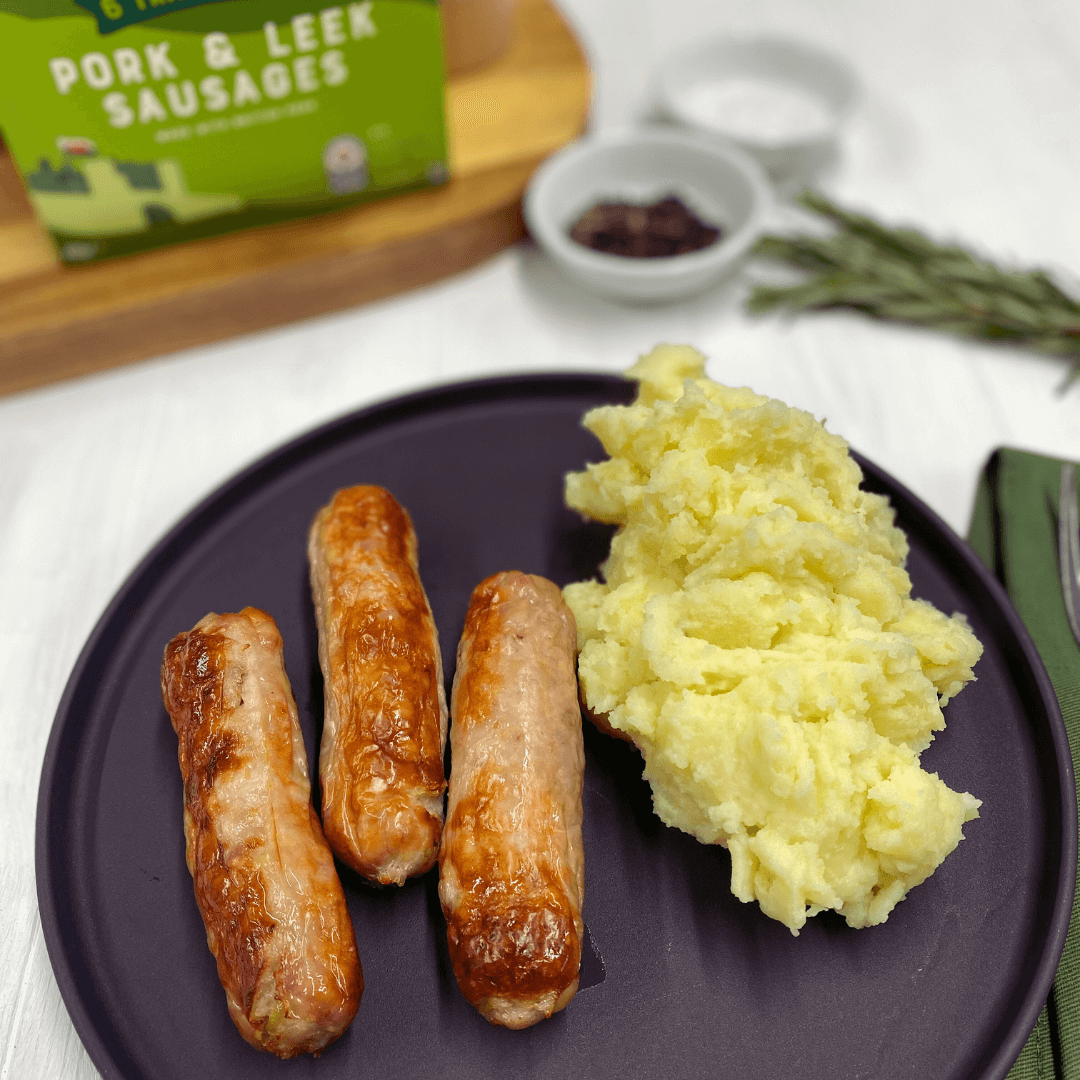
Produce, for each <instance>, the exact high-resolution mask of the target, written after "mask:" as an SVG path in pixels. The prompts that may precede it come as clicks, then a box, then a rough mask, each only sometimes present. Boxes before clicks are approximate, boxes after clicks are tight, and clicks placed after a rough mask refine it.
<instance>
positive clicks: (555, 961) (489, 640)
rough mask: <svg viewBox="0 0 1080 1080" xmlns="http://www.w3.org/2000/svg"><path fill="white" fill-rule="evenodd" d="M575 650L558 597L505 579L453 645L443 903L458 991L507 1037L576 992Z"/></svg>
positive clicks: (544, 586)
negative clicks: (508, 1030)
mask: <svg viewBox="0 0 1080 1080" xmlns="http://www.w3.org/2000/svg"><path fill="white" fill-rule="evenodd" d="M576 645H577V634H576V629H575V625H574V616H573V615H572V614H571V612H570V609H569V608H568V607H567V606H566V604H565V603H564V602H563V599H562V595H561V594H560V592H559V589H558V588H557V586H555V585H553V584H552V583H551V582H550V581H547V580H546V579H545V578H541V577H535V576H533V575H529V574H522V573H518V572H516V571H511V572H508V573H503V574H496V575H494V576H493V577H490V578H488V579H487V580H486V581H484V582H482V583H481V584H480V585H478V586H477V588H476V590H475V591H474V592H473V595H472V602H471V604H470V606H469V611H468V615H467V616H466V619H465V629H464V632H463V634H462V637H461V643H460V645H459V646H458V659H457V672H456V674H455V676H454V689H453V694H452V698H451V711H452V715H453V722H452V725H451V729H450V752H451V773H450V799H449V806H448V810H447V822H446V830H445V832H444V834H443V842H442V850H441V852H440V855H439V898H440V900H441V901H442V908H443V913H444V914H445V915H446V922H447V941H448V943H449V947H450V958H451V960H452V962H453V966H454V974H455V975H456V976H457V980H458V985H459V986H460V987H461V991H462V993H463V994H464V995H465V997H466V998H468V1000H469V1001H471V1002H472V1004H473V1005H475V1006H476V1007H477V1009H479V1010H480V1012H481V1013H482V1014H483V1015H484V1016H485V1017H486V1018H487V1019H488V1020H490V1021H491V1022H492V1023H493V1024H502V1025H504V1026H506V1027H510V1028H522V1027H528V1026H529V1025H530V1024H535V1023H536V1022H537V1021H538V1020H543V1019H544V1018H545V1017H548V1016H550V1015H551V1014H552V1013H554V1012H557V1011H558V1010H559V1009H562V1008H563V1007H565V1005H566V1004H567V1003H568V1002H569V1001H570V999H571V998H572V997H573V996H574V994H575V993H576V992H577V988H578V974H579V969H580V964H581V947H582V940H583V934H584V924H583V922H582V919H581V909H582V903H583V901H584V892H585V861H584V854H583V849H582V841H581V793H582V782H583V777H584V769H585V754H584V749H583V745H582V735H581V713H580V711H579V709H578V697H577V677H576V674H575V659H576V652H577V650H576Z"/></svg>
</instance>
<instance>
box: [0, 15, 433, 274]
mask: <svg viewBox="0 0 1080 1080" xmlns="http://www.w3.org/2000/svg"><path fill="white" fill-rule="evenodd" d="M327 4H329V5H330V6H324V5H327ZM0 58H2V63H0V129H2V130H3V133H4V139H5V141H6V143H7V146H8V150H9V151H10V153H11V154H12V157H13V159H14V162H15V165H16V167H17V169H18V171H19V173H20V175H21V176H22V178H23V181H24V183H25V184H26V187H27V190H28V191H29V193H30V197H31V199H32V201H33V204H34V207H35V209H36V211H37V214H38V217H39V218H40V220H41V221H42V223H43V224H44V225H45V227H46V228H47V229H48V231H49V233H50V234H51V236H52V238H53V240H54V242H55V244H56V247H57V250H58V251H59V253H60V257H61V258H62V259H63V260H64V261H65V262H69V263H76V262H86V261H88V260H92V259H101V258H107V257H109V256H113V255H123V254H127V253H129V252H134V251H141V250H144V249H146V248H152V247H158V246H159V245H162V244H171V243H174V242H177V241H181V240H191V239H195V238H198V237H204V236H213V235H216V234H218V233H223V232H228V231H231V230H233V229H241V228H246V227H248V226H252V225H264V224H268V223H271V222H276V221H285V220H288V219H290V218H296V217H301V216H304V215H307V214H313V213H318V212H321V211H325V210H334V209H338V208H340V207H343V206H349V205H352V204H354V203H357V202H364V201H368V200H371V199H375V198H379V197H381V196H384V195H388V194H391V193H398V192H403V191H411V190H416V189H420V188H424V187H430V186H432V185H438V184H443V183H445V182H446V179H447V168H446V124H445V115H444V111H443V55H442V34H441V28H440V22H439V8H438V4H437V0H357V2H348V0H338V2H336V3H335V2H334V0H318V2H312V0H0Z"/></svg>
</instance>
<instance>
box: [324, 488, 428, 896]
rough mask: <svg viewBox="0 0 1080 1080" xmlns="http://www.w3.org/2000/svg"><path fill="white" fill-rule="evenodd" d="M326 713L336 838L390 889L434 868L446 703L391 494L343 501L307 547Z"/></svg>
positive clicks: (361, 492)
mask: <svg viewBox="0 0 1080 1080" xmlns="http://www.w3.org/2000/svg"><path fill="white" fill-rule="evenodd" d="M308 560H309V564H310V569H311V591H312V595H313V597H314V601H315V616H316V621H317V623H318V628H319V662H320V664H321V666H322V672H323V682H324V686H325V697H326V714H325V721H324V726H323V735H322V749H321V751H320V755H319V778H320V780H321V782H322V820H323V828H324V829H325V830H326V838H327V840H329V842H330V846H331V847H332V848H333V849H334V852H335V853H336V854H337V855H338V857H339V858H340V859H341V860H342V861H343V862H345V863H347V864H348V865H349V866H351V867H352V868H353V869H354V870H356V871H357V872H358V873H360V874H363V875H364V877H366V878H369V879H371V880H372V881H375V882H378V883H379V884H383V885H389V884H397V885H400V884H401V883H402V882H403V881H404V880H405V879H406V878H407V877H409V876H411V875H413V874H422V873H424V872H425V871H426V870H429V869H430V868H431V867H432V866H433V865H434V863H435V859H436V857H437V855H438V850H439V838H440V836H441V835H442V825H443V793H444V792H445V790H446V781H445V778H444V773H443V750H444V748H445V745H446V726H447V710H446V693H445V691H444V689H443V672H442V656H441V654H440V652H439V639H438V634H437V632H436V629H435V620H434V619H433V618H432V615H431V608H430V606H429V605H428V600H427V596H426V595H425V593H424V589H423V586H422V585H421V584H420V576H419V573H418V563H417V545H416V533H415V532H414V530H413V527H412V522H411V520H410V519H409V515H408V513H407V512H406V511H405V510H404V509H403V508H402V507H401V506H399V505H398V503H397V502H396V501H395V499H394V497H393V496H392V495H391V494H390V493H389V492H388V491H385V490H384V489H383V488H380V487H374V486H360V487H352V488H346V489H345V490H344V491H339V492H338V493H337V494H336V495H335V496H334V498H333V499H332V500H331V502H330V504H329V505H328V506H326V507H324V508H323V509H322V510H320V511H319V513H318V514H317V515H316V517H315V520H314V522H313V523H312V526H311V532H310V534H309V537H308Z"/></svg>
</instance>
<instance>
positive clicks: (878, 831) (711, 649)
mask: <svg viewBox="0 0 1080 1080" xmlns="http://www.w3.org/2000/svg"><path fill="white" fill-rule="evenodd" d="M628 374H629V375H630V376H631V377H633V378H634V379H637V380H638V382H639V384H640V386H639V392H638V398H637V400H636V401H635V402H634V404H632V405H629V406H605V407H602V408H598V409H593V410H592V411H591V412H589V413H588V415H587V416H586V417H585V421H584V422H585V426H586V427H588V428H589V429H590V430H591V431H593V432H594V433H595V434H596V435H597V436H598V437H599V439H600V441H601V443H602V444H603V446H604V449H605V450H606V451H607V453H608V454H609V455H610V458H609V460H607V461H605V462H603V463H601V464H597V465H590V466H588V468H587V469H586V470H585V471H584V472H580V473H571V474H570V475H568V476H567V478H566V501H567V503H568V505H569V506H571V507H572V508H574V509H576V510H578V511H580V512H581V513H582V514H584V515H586V516H588V517H591V518H594V519H596V520H598V521H604V522H610V523H614V524H617V525H619V526H620V528H619V530H618V532H617V533H616V534H615V536H614V538H613V540H612V544H611V553H610V556H609V558H608V560H607V561H606V562H605V563H604V565H603V566H602V568H601V569H602V572H603V576H604V582H603V583H601V582H597V581H585V582H578V583H575V584H573V585H569V586H567V587H566V589H565V597H566V601H567V603H568V604H569V605H570V607H571V609H572V610H573V612H574V616H575V618H576V619H577V625H578V644H579V647H580V650H581V651H580V658H579V675H580V680H581V688H582V696H583V699H584V702H585V704H586V705H587V707H588V709H589V710H590V711H591V712H592V713H593V714H595V715H596V716H597V717H599V718H601V719H602V720H603V721H604V722H606V724H607V725H609V726H610V728H611V729H613V731H614V732H615V733H619V734H622V735H623V736H625V737H628V738H629V739H630V740H632V741H633V742H634V743H635V744H636V746H637V747H638V749H639V750H640V751H641V752H642V754H643V756H644V758H645V776H646V777H647V779H648V780H649V782H650V784H651V785H652V791H653V805H654V808H655V810H656V813H657V814H658V815H659V816H660V818H661V819H662V820H663V821H664V822H666V823H667V824H668V825H673V826H676V827H678V828H680V829H684V830H685V831H686V832H688V833H691V834H692V835H694V836H696V837H697V838H698V839H699V840H701V841H703V842H704V843H720V844H725V845H726V846H727V847H728V849H729V850H730V852H731V890H732V892H733V893H734V894H735V895H736V896H737V897H738V898H739V899H740V900H742V901H744V902H746V901H750V900H757V902H758V903H759V904H760V905H761V908H762V910H763V911H764V912H765V913H766V914H767V915H770V916H772V917H773V918H774V919H779V920H780V921H781V922H782V923H784V924H785V925H786V926H788V927H789V928H790V929H791V931H792V933H796V934H797V933H798V931H799V928H800V927H801V926H803V924H804V923H805V922H806V919H807V917H808V916H811V915H815V914H817V913H818V912H819V911H822V910H824V909H834V910H836V911H839V912H840V913H841V914H842V915H843V916H844V917H845V918H846V920H847V922H848V923H849V924H850V925H851V926H856V927H862V926H869V925H873V924H876V923H881V922H884V921H885V919H886V918H887V917H888V915H889V912H890V911H891V910H892V909H893V907H895V906H896V904H897V903H898V902H899V901H900V900H902V899H903V898H904V896H905V895H906V893H907V892H908V890H909V889H911V888H912V887H914V886H915V885H918V884H919V883H920V882H921V881H923V880H925V879H926V878H927V877H928V876H929V875H930V874H932V873H933V871H934V870H935V869H936V868H937V867H938V866H939V865H940V863H941V862H942V860H943V859H944V858H945V856H946V855H948V854H949V852H951V851H952V850H953V848H955V847H956V845H957V843H958V842H959V841H960V840H961V839H963V834H962V831H961V828H962V826H963V824H964V822H966V821H970V820H971V819H973V818H976V817H978V809H977V808H978V806H979V800H978V799H975V798H973V797H972V796H971V795H967V794H959V793H957V792H955V791H952V790H951V789H950V788H948V787H947V786H946V785H945V784H944V783H943V782H942V781H941V780H940V779H939V778H938V777H937V776H936V775H935V774H933V773H928V772H926V771H925V770H924V769H922V768H921V767H920V765H919V754H920V752H921V751H922V750H923V749H925V748H926V747H927V746H928V745H929V744H930V741H931V740H932V739H933V737H934V733H935V732H937V731H940V730H942V729H943V728H944V727H945V720H944V718H943V716H942V712H941V706H942V705H944V704H945V703H946V702H947V701H948V700H949V698H951V697H952V696H953V695H954V694H956V693H957V692H958V691H959V690H960V689H961V688H962V687H963V686H964V685H965V684H966V683H968V682H970V681H971V680H972V679H973V678H974V676H973V674H972V667H973V666H974V664H975V662H976V661H977V660H978V658H979V656H980V654H981V652H982V646H981V645H980V644H979V642H978V641H977V640H976V638H975V636H974V635H973V634H972V633H971V630H970V629H969V628H968V625H967V622H966V620H965V619H964V617H963V615H953V616H952V617H951V618H949V617H947V616H945V615H943V614H942V613H941V612H940V611H938V610H937V609H936V608H934V607H933V606H932V605H931V604H929V603H926V602H924V601H921V600H914V599H912V597H911V581H910V579H909V577H908V575H907V572H906V571H905V569H904V562H905V559H906V557H907V552H908V545H907V539H906V538H905V536H904V534H903V533H902V532H901V531H900V530H899V529H898V528H896V527H895V525H894V524H893V521H894V515H893V511H892V509H891V508H890V506H889V503H888V500H887V499H885V498H884V497H883V496H881V495H875V494H871V493H870V492H866V491H862V490H860V488H859V484H860V481H861V480H862V473H861V471H860V469H859V467H858V465H856V463H855V462H854V461H853V460H852V459H851V457H850V456H849V455H848V447H847V444H846V443H845V442H844V440H843V439H841V438H839V437H838V436H836V435H831V434H829V432H827V431H826V430H825V428H824V427H823V426H822V425H821V424H820V423H818V422H817V421H816V420H815V419H814V418H813V417H812V416H810V415H809V414H808V413H805V412H801V411H799V410H798V409H792V408H789V407H788V406H786V405H784V404H783V403H781V402H779V401H774V400H770V399H768V398H764V397H760V396H759V395H757V394H755V393H752V392H751V391H750V390H746V389H739V390H732V389H728V388H727V387H724V386H720V385H719V384H717V383H714V382H712V381H711V380H709V379H707V378H706V377H705V365H704V357H703V356H702V355H701V354H700V353H698V352H697V351H695V350H694V349H691V348H689V347H688V346H670V345H667V346H660V347H658V348H657V349H655V350H654V351H653V352H652V353H650V354H649V355H648V356H645V357H643V358H642V359H641V360H640V361H639V362H638V363H637V364H636V365H635V366H634V367H633V368H631V369H630V371H629V372H628Z"/></svg>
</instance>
